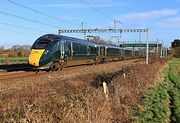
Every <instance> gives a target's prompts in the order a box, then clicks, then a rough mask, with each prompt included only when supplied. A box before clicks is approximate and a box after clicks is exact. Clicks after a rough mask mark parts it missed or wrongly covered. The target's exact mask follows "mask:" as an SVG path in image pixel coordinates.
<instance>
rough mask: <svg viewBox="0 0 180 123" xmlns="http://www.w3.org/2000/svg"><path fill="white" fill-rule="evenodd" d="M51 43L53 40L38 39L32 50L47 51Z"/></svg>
mask: <svg viewBox="0 0 180 123" xmlns="http://www.w3.org/2000/svg"><path fill="white" fill-rule="evenodd" d="M50 42H52V40H50V39H46V38H40V39H37V40H36V41H35V43H34V44H33V46H32V49H45V48H47V47H48V45H49V43H50Z"/></svg>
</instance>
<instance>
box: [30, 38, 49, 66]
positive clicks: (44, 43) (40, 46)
mask: <svg viewBox="0 0 180 123" xmlns="http://www.w3.org/2000/svg"><path fill="white" fill-rule="evenodd" d="M52 42H53V40H52V39H50V38H49V37H48V36H42V37H40V38H38V39H37V40H36V41H35V42H34V44H33V45H32V48H31V52H30V55H29V64H30V65H31V66H33V68H34V69H48V68H49V66H48V64H49V63H50V61H51V59H50V57H51V56H50V54H49V52H50V51H49V45H50V44H51V43H52Z"/></svg>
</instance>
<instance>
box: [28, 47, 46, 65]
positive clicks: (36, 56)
mask: <svg viewBox="0 0 180 123" xmlns="http://www.w3.org/2000/svg"><path fill="white" fill-rule="evenodd" d="M43 53H44V49H42V50H39V49H38V50H37V49H32V50H31V53H30V55H29V64H30V65H32V66H35V67H39V61H40V58H41V56H42V54H43Z"/></svg>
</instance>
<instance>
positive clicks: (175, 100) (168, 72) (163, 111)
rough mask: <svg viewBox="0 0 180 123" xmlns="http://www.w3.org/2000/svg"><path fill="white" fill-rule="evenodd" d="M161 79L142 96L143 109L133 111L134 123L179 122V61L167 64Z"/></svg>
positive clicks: (175, 60)
mask: <svg viewBox="0 0 180 123" xmlns="http://www.w3.org/2000/svg"><path fill="white" fill-rule="evenodd" d="M161 77H162V78H161V79H160V80H158V81H159V82H158V83H157V85H156V86H153V87H151V88H149V90H148V91H147V92H146V94H145V95H144V96H143V98H142V104H143V108H142V109H141V110H134V111H133V113H134V115H135V117H136V118H135V119H136V120H135V122H137V123H139V122H141V123H142V122H148V121H150V122H153V123H155V122H157V123H169V122H171V123H179V122H180V59H178V58H177V59H174V60H173V61H171V62H169V64H168V65H167V66H166V68H165V69H164V71H163V72H162V75H161Z"/></svg>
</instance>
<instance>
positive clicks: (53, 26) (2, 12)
mask: <svg viewBox="0 0 180 123" xmlns="http://www.w3.org/2000/svg"><path fill="white" fill-rule="evenodd" d="M0 14H3V15H6V16H12V17H16V18H19V19H22V20H26V21H31V22H34V23H39V24H41V25H44V26H48V27H51V28H56V29H57V28H59V26H55V25H52V24H48V23H44V22H41V21H37V20H33V19H30V18H26V17H23V16H18V15H15V14H11V13H8V12H5V11H0Z"/></svg>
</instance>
